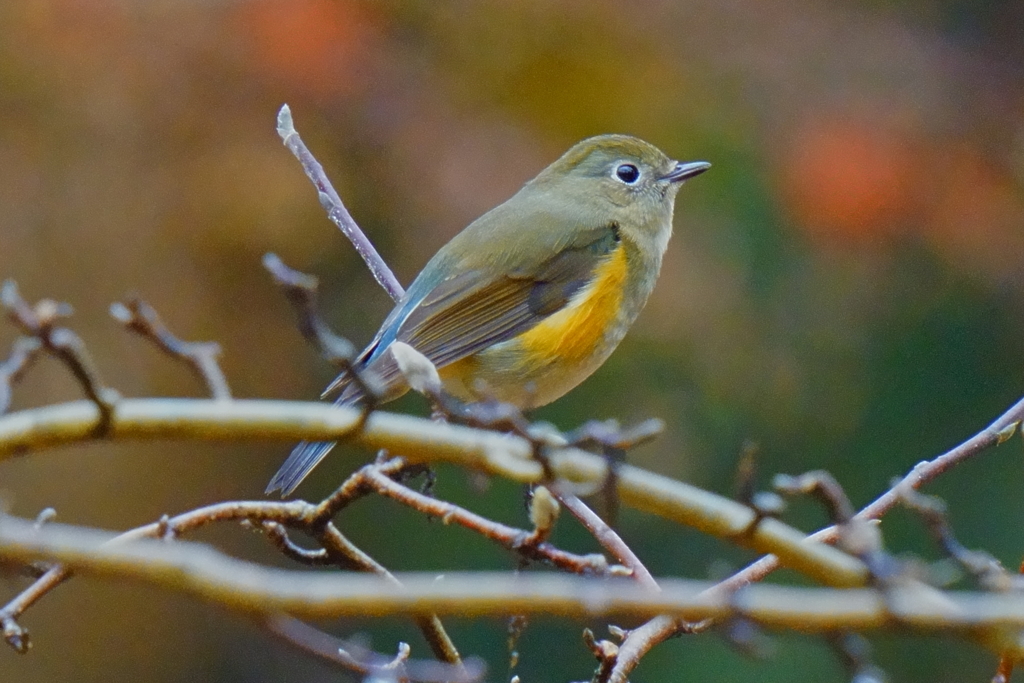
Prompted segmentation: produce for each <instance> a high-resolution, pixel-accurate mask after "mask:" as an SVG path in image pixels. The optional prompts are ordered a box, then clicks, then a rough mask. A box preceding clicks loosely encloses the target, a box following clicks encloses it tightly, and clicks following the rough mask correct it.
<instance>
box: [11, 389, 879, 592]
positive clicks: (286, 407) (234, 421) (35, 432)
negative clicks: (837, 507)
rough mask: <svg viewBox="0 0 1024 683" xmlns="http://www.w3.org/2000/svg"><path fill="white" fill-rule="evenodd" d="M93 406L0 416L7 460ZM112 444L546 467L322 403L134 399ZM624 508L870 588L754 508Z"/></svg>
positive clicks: (440, 427) (565, 459)
mask: <svg viewBox="0 0 1024 683" xmlns="http://www.w3.org/2000/svg"><path fill="white" fill-rule="evenodd" d="M97 417H98V416H97V409H96V406H95V405H93V404H91V403H88V402H76V403H67V404H62V405H56V406H50V407H46V408H39V409H35V410H29V411H22V412H19V413H13V414H10V415H6V416H2V417H0V461H2V460H3V459H6V458H9V457H13V456H15V455H21V454H24V453H27V452H29V451H32V450H39V449H42V448H47V447H53V446H56V445H59V444H67V443H74V442H80V441H86V440H89V439H90V438H91V436H92V430H93V429H94V428H95V424H96V420H97ZM106 438H108V439H110V440H128V439H140V438H150V439H153V438H192V439H204V440H225V439H231V440H236V441H237V440H244V439H260V440H270V439H285V440H292V439H312V440H346V441H349V442H353V443H356V444H359V445H361V446H364V447H366V448H368V449H371V450H374V451H376V450H379V449H385V450H387V451H388V452H391V453H400V454H402V455H403V456H405V457H406V458H408V459H409V460H410V461H413V462H437V461H444V462H451V463H455V464H458V465H462V466H464V467H470V468H474V469H477V470H480V471H483V472H486V473H488V474H493V475H499V476H504V477H507V478H509V479H513V480H516V481H521V482H527V483H530V482H538V481H540V480H541V478H542V477H543V476H544V472H543V468H542V466H541V464H540V463H539V462H537V461H536V460H534V459H533V458H532V457H531V456H532V446H531V444H530V443H529V442H528V441H526V440H525V439H522V438H519V437H514V436H508V435H503V434H497V433H494V432H488V431H484V430H479V429H472V428H468V427H462V426H458V425H451V424H443V423H437V422H433V421H431V420H427V419H423V418H417V417H411V416H406V415H396V414H392V413H384V412H379V411H378V412H375V413H373V414H372V415H370V416H369V417H368V418H367V419H366V420H365V424H363V419H362V414H361V412H360V411H359V410H357V409H353V408H345V407H339V406H329V405H324V404H320V403H299V402H286V401H246V400H235V401H209V400H196V399H132V400H123V401H121V402H119V403H118V405H117V409H116V410H115V411H114V413H113V415H112V416H111V425H110V430H109V433H108V435H107V437H106ZM548 462H549V465H550V467H551V470H552V471H553V472H554V473H555V474H556V475H557V476H558V477H559V479H564V480H567V481H569V482H570V483H572V482H576V483H588V484H591V485H593V484H594V483H596V482H601V481H603V480H604V477H605V474H606V472H607V463H606V462H605V460H604V459H603V458H601V457H599V456H596V455H593V454H591V453H585V452H583V451H579V450H577V449H571V448H565V449H552V450H551V453H550V455H549V457H548ZM617 480H618V494H619V497H620V499H621V500H622V502H623V504H625V505H629V506H632V507H634V508H636V509H638V510H641V511H645V512H648V513H650V514H655V515H659V516H662V517H665V518H666V519H669V520H671V521H674V522H677V523H680V524H685V525H687V526H692V527H694V528H697V529H699V530H701V531H703V532H705V533H708V534H711V535H714V536H718V537H720V538H724V539H727V540H729V541H730V542H735V543H739V544H741V545H746V546H748V547H751V548H753V549H755V550H759V551H762V552H765V551H768V552H774V553H775V554H777V555H778V556H779V557H780V558H782V560H783V563H784V564H785V565H786V566H789V567H790V568H792V569H794V570H796V571H798V572H801V573H803V574H806V575H807V576H809V577H811V578H813V579H815V580H817V581H820V582H822V583H826V584H829V585H835V586H856V585H863V584H864V582H865V581H866V580H867V578H868V574H867V569H866V568H865V566H864V564H863V563H862V562H860V561H859V560H857V559H856V558H853V557H851V556H850V555H847V554H845V553H842V552H840V551H838V550H836V549H834V548H830V547H828V546H826V545H824V544H821V543H813V542H807V540H806V537H805V536H804V535H803V534H802V533H800V532H799V531H797V530H796V529H794V528H792V527H790V526H788V525H786V524H783V523H782V522H780V521H778V520H774V519H766V520H763V521H762V522H761V523H759V524H758V525H757V526H756V528H755V529H754V530H753V532H752V533H748V530H749V529H750V525H751V522H752V521H753V520H754V518H755V516H756V514H755V513H754V511H752V510H751V509H750V508H749V507H747V506H744V505H742V504H740V503H737V502H735V501H732V500H729V499H727V498H724V497H722V496H718V495H716V494H714V493H711V492H709V491H704V490H702V489H699V488H697V487H694V486H690V485H688V484H685V483H683V482H679V481H675V480H673V479H669V478H668V477H663V476H660V475H657V474H654V473H652V472H647V471H645V470H642V469H639V468H636V467H632V466H630V465H620V466H619V467H618V476H617Z"/></svg>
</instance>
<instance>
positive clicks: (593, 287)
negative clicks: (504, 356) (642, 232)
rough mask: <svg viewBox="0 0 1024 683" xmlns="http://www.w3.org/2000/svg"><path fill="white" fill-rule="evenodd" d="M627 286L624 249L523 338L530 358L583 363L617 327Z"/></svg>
mask: <svg viewBox="0 0 1024 683" xmlns="http://www.w3.org/2000/svg"><path fill="white" fill-rule="evenodd" d="M625 284H626V250H625V249H624V248H623V247H622V246H621V245H620V246H619V247H618V248H617V249H616V250H615V251H614V252H612V253H611V254H610V255H609V257H608V258H607V259H606V260H605V261H604V262H603V263H601V265H599V266H598V267H597V269H596V270H595V272H594V280H593V282H591V283H590V284H589V285H587V286H586V287H585V288H584V289H583V290H582V291H581V293H580V294H579V295H577V296H576V298H574V299H573V300H572V302H571V303H570V304H569V305H568V306H566V307H565V308H563V309H562V310H560V311H558V312H557V313H554V314H553V315H551V316H549V317H548V318H547V319H545V320H544V321H543V322H541V323H539V324H538V325H537V326H536V327H534V328H533V329H531V330H530V331H528V332H525V333H524V334H522V335H520V336H519V339H518V341H519V343H520V345H521V347H522V349H523V351H525V352H526V354H528V355H533V356H534V357H539V358H543V359H550V358H558V359H559V360H560V361H562V362H565V361H568V362H577V363H582V362H584V361H586V360H588V359H589V358H590V356H591V354H592V353H593V352H594V350H595V348H596V347H597V346H598V344H599V343H600V342H601V340H602V339H603V338H604V335H605V332H606V331H607V330H608V327H609V325H614V324H615V319H616V317H617V316H618V314H619V306H620V305H621V303H622V290H623V287H625Z"/></svg>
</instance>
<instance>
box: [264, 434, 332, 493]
mask: <svg viewBox="0 0 1024 683" xmlns="http://www.w3.org/2000/svg"><path fill="white" fill-rule="evenodd" d="M334 443H335V442H334V441H302V442H300V443H299V444H298V445H297V446H296V447H295V448H293V449H292V452H291V455H289V456H288V459H287V460H285V461H284V464H283V465H281V469H279V470H278V471H277V474H275V475H274V478H273V479H271V480H270V483H269V484H267V490H266V493H268V494H269V493H273V492H274V491H277V490H278V489H281V497H282V498H284V497H286V496H289V495H291V492H292V491H294V490H295V488H296V487H297V486H298V485H299V484H300V483H302V480H303V479H305V478H306V475H307V474H309V473H310V472H312V471H313V468H314V467H316V466H317V465H319V464H320V461H321V460H323V459H324V456H325V455H327V453H328V452H329V451H330V450H331V449H332V448H334Z"/></svg>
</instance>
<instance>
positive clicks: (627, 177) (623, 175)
mask: <svg viewBox="0 0 1024 683" xmlns="http://www.w3.org/2000/svg"><path fill="white" fill-rule="evenodd" d="M615 177H616V178H618V179H619V180H621V181H622V182H624V183H626V184H627V185H632V184H633V183H635V182H636V181H637V180H639V179H640V169H639V168H637V167H636V166H634V165H633V164H621V165H620V166H619V167H618V168H616V169H615Z"/></svg>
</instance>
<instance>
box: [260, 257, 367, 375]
mask: <svg viewBox="0 0 1024 683" xmlns="http://www.w3.org/2000/svg"><path fill="white" fill-rule="evenodd" d="M263 267H264V268H266V269H267V270H268V271H269V272H270V274H271V275H272V276H273V277H274V281H275V282H276V283H277V285H278V286H279V287H281V289H282V290H283V291H284V295H285V297H286V298H287V299H288V302H289V303H290V304H291V305H292V308H293V309H294V310H295V314H296V317H297V318H298V323H299V331H300V332H301V333H302V336H303V337H305V338H306V341H308V342H309V343H310V344H312V345H313V346H315V347H317V348H318V349H320V353H321V355H322V356H323V357H324V360H326V361H327V362H328V363H330V364H331V365H334V366H336V367H337V366H345V367H347V366H348V365H349V364H350V363H351V362H352V360H353V359H354V358H355V356H356V349H355V347H354V346H353V345H352V343H351V342H350V341H349V340H347V339H345V338H344V337H341V336H339V335H337V334H335V333H334V331H333V330H331V328H330V327H329V326H328V325H327V323H325V322H324V320H323V318H322V317H321V316H320V309H319V307H318V306H317V303H316V293H317V279H316V278H315V277H313V276H312V275H307V274H306V273H301V272H299V271H297V270H293V269H292V268H289V267H288V266H286V265H285V264H284V262H283V261H282V260H281V259H280V258H279V257H278V256H277V254H265V255H264V256H263Z"/></svg>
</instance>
